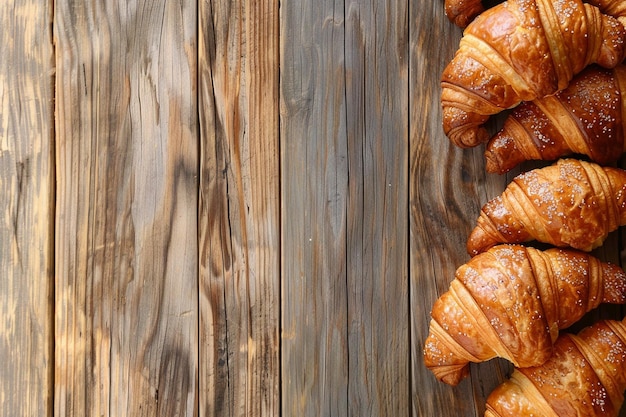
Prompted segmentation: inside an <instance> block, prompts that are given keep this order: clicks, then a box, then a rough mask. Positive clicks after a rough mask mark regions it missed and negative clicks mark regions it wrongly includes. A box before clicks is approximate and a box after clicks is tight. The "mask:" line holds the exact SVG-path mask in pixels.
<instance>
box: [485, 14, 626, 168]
mask: <svg viewBox="0 0 626 417" xmlns="http://www.w3.org/2000/svg"><path fill="white" fill-rule="evenodd" d="M624 4H626V2H624ZM622 94H623V95H622ZM625 121H626V66H624V65H619V66H617V67H616V68H614V69H612V70H609V69H604V68H601V67H598V66H596V65H592V66H589V67H587V68H585V69H584V70H583V71H582V72H581V73H580V74H579V75H578V76H576V77H575V78H574V79H573V80H572V82H571V84H570V85H569V86H568V87H567V88H566V89H565V90H563V91H561V92H559V93H557V94H555V95H553V96H548V97H543V98H539V99H537V100H534V101H532V102H524V103H522V104H520V105H519V106H518V107H516V108H515V109H514V110H513V111H512V112H511V114H510V115H509V116H508V117H507V118H506V119H505V121H504V125H503V127H502V129H501V130H500V131H499V132H498V133H497V134H496V135H494V137H493V138H491V139H490V140H489V143H488V144H487V147H486V149H485V159H486V169H487V171H488V172H492V173H498V174H503V173H505V172H508V171H509V170H511V169H512V168H514V167H515V166H517V165H518V164H519V163H521V162H523V161H527V160H533V159H534V160H539V159H540V160H554V159H557V158H559V157H561V156H565V155H568V154H572V153H577V154H581V155H587V156H588V157H589V158H591V160H593V161H595V162H597V163H599V164H603V165H606V164H609V163H612V162H615V161H617V160H618V159H619V157H620V156H621V155H622V154H623V153H624V150H625V146H626V144H625V142H624V129H626V124H625V123H624V122H625Z"/></svg>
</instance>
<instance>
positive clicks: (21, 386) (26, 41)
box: [0, 0, 54, 416]
mask: <svg viewBox="0 0 626 417" xmlns="http://www.w3.org/2000/svg"><path fill="white" fill-rule="evenodd" d="M51 7H52V5H51V2H47V1H44V2H38V1H31V0H10V1H5V2H3V3H2V4H1V5H0V26H1V27H2V30H1V31H0V45H2V59H0V213H1V216H0V219H1V220H0V277H1V278H0V323H2V326H1V330H0V358H2V360H0V415H6V416H9V415H12V416H46V415H51V409H52V408H51V407H52V387H53V385H52V384H53V381H52V370H53V367H52V366H53V364H52V361H53V356H52V343H53V334H52V332H53V330H52V329H53V328H52V313H53V311H52V294H53V281H54V275H53V272H54V271H53V262H54V247H53V244H54V238H53V218H54V154H53V149H54V142H53V132H54V130H53V129H54V121H53V114H54V105H53V95H54V88H53V85H54V59H53V56H54V47H53V45H52V34H51V31H50V28H51V22H52V16H51V10H52V9H51Z"/></svg>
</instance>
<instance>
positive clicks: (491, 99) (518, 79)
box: [441, 0, 626, 147]
mask: <svg viewBox="0 0 626 417" xmlns="http://www.w3.org/2000/svg"><path fill="white" fill-rule="evenodd" d="M625 40H626V29H625V28H624V26H623V25H622V24H621V23H619V21H617V20H616V19H615V18H613V17H610V16H607V15H604V14H602V13H601V12H600V11H599V10H598V9H597V8H596V7H594V6H591V5H589V4H586V3H582V2H581V1H580V0H561V1H557V2H551V1H549V0H508V1H506V2H504V3H502V4H499V5H497V6H495V7H492V8H490V9H488V10H487V11H485V12H483V13H482V14H481V15H480V16H478V17H477V18H476V19H475V20H474V21H473V22H472V23H470V24H469V26H468V27H467V28H466V29H465V32H464V35H463V38H462V39H461V42H460V45H459V49H458V51H457V53H456V55H455V56H454V58H453V59H452V61H451V62H450V63H449V64H448V66H447V67H446V68H445V70H444V72H443V74H442V79H441V87H442V92H441V104H442V109H443V129H444V132H445V134H446V135H447V136H448V137H449V138H450V140H451V141H452V142H453V143H455V144H457V145H459V146H462V147H471V146H476V145H478V144H480V143H483V142H486V141H487V140H488V139H489V135H488V133H487V131H486V129H485V128H484V126H483V124H484V123H485V122H486V121H487V120H488V119H489V117H490V116H491V115H494V114H497V113H500V112H501V111H503V110H504V109H508V108H511V107H513V106H515V105H517V104H518V103H520V102H521V101H531V100H534V99H536V98H538V97H545V96H547V95H550V94H553V93H556V92H557V91H560V90H562V89H564V88H565V87H566V86H567V85H568V84H569V82H570V81H571V79H572V78H573V76H574V75H575V74H577V73H579V72H580V71H582V70H583V69H584V68H585V67H587V66H588V65H589V64H591V63H597V64H599V65H601V66H603V67H607V68H611V67H614V66H616V65H617V64H618V63H620V62H621V61H622V60H623V59H624V56H625V52H626V48H625V45H624V43H625Z"/></svg>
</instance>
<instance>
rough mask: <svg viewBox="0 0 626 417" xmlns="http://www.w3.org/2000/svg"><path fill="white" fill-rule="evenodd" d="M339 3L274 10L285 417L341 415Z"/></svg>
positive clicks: (343, 130)
mask: <svg viewBox="0 0 626 417" xmlns="http://www.w3.org/2000/svg"><path fill="white" fill-rule="evenodd" d="M345 6H346V5H345V4H344V2H342V1H339V2H337V1H333V0H330V1H329V0H322V1H313V0H306V1H287V2H283V3H282V4H281V30H280V33H281V37H280V39H281V85H280V87H281V142H280V143H281V149H280V156H281V243H282V244H281V264H282V265H281V282H282V289H281V306H282V309H281V317H282V339H281V340H282V347H281V364H282V368H281V371H282V372H281V382H282V392H281V394H282V398H281V403H282V413H283V416H285V417H297V416H322V415H323V416H345V415H348V412H349V410H348V392H349V387H348V384H349V375H348V372H349V357H348V355H349V353H348V350H349V347H348V336H349V335H348V326H349V323H348V305H347V300H348V278H347V275H348V271H347V217H348V213H347V209H348V143H347V141H348V138H347V136H348V134H347V109H346V106H347V104H346V93H347V91H346V77H347V74H346V65H345V59H346V57H345V43H346V27H345Z"/></svg>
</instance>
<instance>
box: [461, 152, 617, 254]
mask: <svg viewBox="0 0 626 417" xmlns="http://www.w3.org/2000/svg"><path fill="white" fill-rule="evenodd" d="M625 224H626V171H624V170H621V169H618V168H612V167H601V166H600V165H598V164H595V163H591V162H585V161H579V160H576V159H560V160H559V161H557V162H556V163H555V164H553V165H550V166H547V167H544V168H537V169H534V170H531V171H528V172H525V173H523V174H520V175H518V176H516V177H515V178H514V179H513V181H511V183H510V184H509V185H508V186H507V187H506V189H505V190H504V192H503V193H502V194H501V195H499V196H497V197H495V198H493V199H492V200H490V201H489V202H487V203H486V204H485V205H484V206H483V207H482V209H481V212H480V216H479V217H478V220H477V224H476V227H475V228H474V230H473V231H472V233H471V234H470V236H469V239H468V240H467V251H468V253H469V254H471V255H475V254H477V253H480V252H482V251H484V250H486V249H488V248H489V247H491V246H493V245H496V244H498V243H520V242H528V241H531V240H537V241H540V242H544V243H549V244H551V245H553V246H557V247H572V248H576V249H580V250H583V251H590V250H592V249H595V248H597V247H598V246H600V245H601V244H602V243H603V242H604V240H605V239H606V237H607V235H608V234H609V233H610V232H611V231H613V230H616V229H617V228H618V227H619V226H622V225H625Z"/></svg>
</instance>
